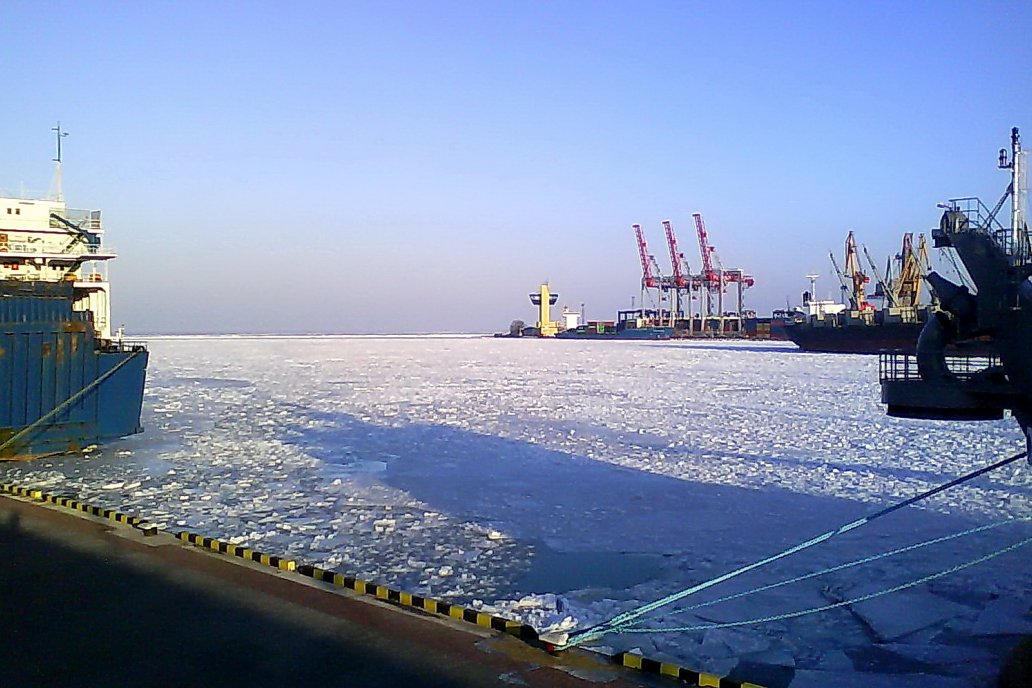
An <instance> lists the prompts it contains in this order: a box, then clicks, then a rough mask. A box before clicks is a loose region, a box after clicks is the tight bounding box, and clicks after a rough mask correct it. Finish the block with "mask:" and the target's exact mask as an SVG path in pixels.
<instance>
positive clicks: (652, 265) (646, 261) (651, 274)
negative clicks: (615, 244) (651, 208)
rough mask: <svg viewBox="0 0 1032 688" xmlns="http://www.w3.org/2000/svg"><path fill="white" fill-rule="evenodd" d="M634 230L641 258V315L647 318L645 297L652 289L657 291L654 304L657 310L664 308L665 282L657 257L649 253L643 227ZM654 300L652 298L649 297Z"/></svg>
mask: <svg viewBox="0 0 1032 688" xmlns="http://www.w3.org/2000/svg"><path fill="white" fill-rule="evenodd" d="M631 228H632V229H633V230H634V237H635V239H637V241H638V255H639V257H640V258H641V301H640V303H641V313H642V317H645V296H646V295H647V294H648V293H649V290H650V289H655V290H656V294H657V300H656V301H654V302H653V303H654V304H656V306H657V309H661V308H662V303H663V291H664V289H665V288H666V284H665V280H664V278H663V276H662V274H661V273H660V271H659V264H658V263H657V262H656V257H655V256H653V255H652V254H651V253H649V247H648V244H647V243H646V242H645V233H644V232H643V231H642V229H641V225H631ZM649 300H650V301H651V300H652V297H651V296H650V297H649Z"/></svg>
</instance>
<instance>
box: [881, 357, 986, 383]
mask: <svg viewBox="0 0 1032 688" xmlns="http://www.w3.org/2000/svg"><path fill="white" fill-rule="evenodd" d="M1000 365H1001V363H1000V359H999V357H998V356H946V367H947V368H948V369H949V371H950V373H952V374H953V376H954V377H956V378H958V379H961V380H964V379H972V378H974V377H976V376H977V375H979V374H981V373H984V372H985V371H986V370H989V369H990V368H999V367H1000ZM921 379H923V378H922V377H921V373H920V371H919V370H918V365H917V356H915V355H914V354H903V353H883V354H881V355H880V356H879V357H878V380H879V382H900V381H907V380H921Z"/></svg>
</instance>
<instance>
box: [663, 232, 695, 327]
mask: <svg viewBox="0 0 1032 688" xmlns="http://www.w3.org/2000/svg"><path fill="white" fill-rule="evenodd" d="M663 230H664V232H665V233H666V240H667V248H669V249H670V266H671V269H672V271H673V274H672V276H671V278H670V284H671V288H672V289H673V290H674V294H675V300H676V305H675V308H674V310H675V313H676V314H677V316H678V317H680V316H682V315H683V316H685V317H687V318H688V323H689V331H690V330H691V322H692V294H691V293H692V292H693V291H699V290H700V289H701V288H702V284H703V278H702V276H701V275H693V274H692V270H691V267H690V266H689V265H688V260H687V259H686V258H685V257H684V253H682V252H681V251H680V250H679V249H678V248H677V235H676V234H675V233H674V226H673V224H672V223H671V222H670V220H664V221H663ZM682 299H683V300H682Z"/></svg>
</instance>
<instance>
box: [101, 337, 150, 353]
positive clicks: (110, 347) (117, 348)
mask: <svg viewBox="0 0 1032 688" xmlns="http://www.w3.org/2000/svg"><path fill="white" fill-rule="evenodd" d="M146 350H147V345H146V344H144V343H143V342H130V341H125V340H123V341H120V342H118V341H112V342H108V343H107V344H104V345H103V346H101V347H100V351H102V352H104V353H108V354H129V353H136V352H140V351H146Z"/></svg>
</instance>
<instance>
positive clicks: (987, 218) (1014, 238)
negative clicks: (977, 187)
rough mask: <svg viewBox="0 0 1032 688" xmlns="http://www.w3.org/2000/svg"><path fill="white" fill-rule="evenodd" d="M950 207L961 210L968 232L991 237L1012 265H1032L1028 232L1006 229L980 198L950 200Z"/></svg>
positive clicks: (1031, 244)
mask: <svg viewBox="0 0 1032 688" xmlns="http://www.w3.org/2000/svg"><path fill="white" fill-rule="evenodd" d="M950 206H951V207H952V208H953V209H955V210H959V211H960V212H961V213H963V214H964V216H965V217H966V218H967V221H968V225H967V228H968V231H974V232H982V233H983V234H985V235H987V236H989V238H991V239H992V240H993V242H994V243H995V244H996V245H997V246H998V247H999V248H1000V251H1001V252H1003V254H1004V255H1006V256H1007V258H1008V259H1009V261H1010V264H1011V265H1028V264H1030V263H1032V242H1030V241H1029V236H1028V231H1027V230H1026V229H1024V228H1021V229H1020V230H1019V231H1018V232H1017V233H1016V234H1015V232H1014V231H1013V230H1012V229H1010V228H1007V227H1004V226H1003V225H1002V224H1001V223H1000V221H999V220H998V219H997V217H996V216H994V215H993V214H992V212H991V211H990V210H989V208H987V207H986V205H985V204H984V203H982V200H981V199H980V198H975V197H970V198H954V199H950Z"/></svg>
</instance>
